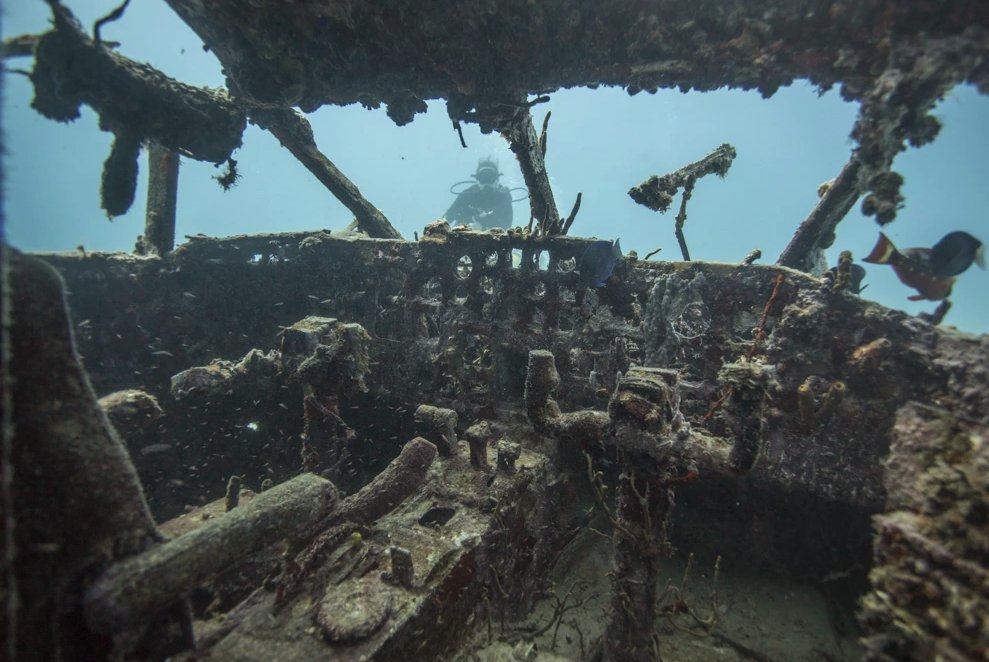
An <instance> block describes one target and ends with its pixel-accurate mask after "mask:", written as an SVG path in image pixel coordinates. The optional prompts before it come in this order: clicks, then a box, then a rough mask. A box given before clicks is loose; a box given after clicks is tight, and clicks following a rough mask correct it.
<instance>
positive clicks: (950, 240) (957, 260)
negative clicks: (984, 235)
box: [930, 231, 986, 278]
mask: <svg viewBox="0 0 989 662" xmlns="http://www.w3.org/2000/svg"><path fill="white" fill-rule="evenodd" d="M973 262H975V263H976V264H977V265H979V267H981V268H982V269H985V268H986V263H985V247H984V246H983V245H982V242H981V241H979V240H978V239H976V238H975V237H973V236H972V235H970V234H969V233H967V232H961V231H957V232H949V233H948V234H946V235H944V236H943V237H942V238H941V241H939V242H937V243H936V244H934V246H933V247H932V248H931V257H930V264H931V271H932V272H933V273H934V275H935V276H938V277H940V278H950V277H952V276H957V275H958V274H960V273H962V272H963V271H965V270H966V269H968V268H969V267H970V266H972V263H973Z"/></svg>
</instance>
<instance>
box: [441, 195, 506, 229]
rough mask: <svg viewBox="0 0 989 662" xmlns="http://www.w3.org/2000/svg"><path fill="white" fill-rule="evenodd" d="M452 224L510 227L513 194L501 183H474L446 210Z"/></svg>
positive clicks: (489, 227) (484, 227) (447, 217)
mask: <svg viewBox="0 0 989 662" xmlns="http://www.w3.org/2000/svg"><path fill="white" fill-rule="evenodd" d="M446 220H447V221H449V222H450V223H451V224H452V225H458V224H464V225H469V224H474V225H478V226H480V227H481V228H482V229H484V230H489V229H491V228H509V227H511V225H512V194H511V192H510V191H509V190H508V188H507V187H505V186H502V185H501V184H495V185H493V186H480V185H479V184H474V185H472V186H470V187H469V188H467V189H466V190H464V191H463V192H462V193H460V195H458V196H457V199H456V200H454V201H453V204H452V205H450V208H449V209H447V210H446Z"/></svg>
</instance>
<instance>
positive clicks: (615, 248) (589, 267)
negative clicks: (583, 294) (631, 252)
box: [579, 239, 622, 287]
mask: <svg viewBox="0 0 989 662" xmlns="http://www.w3.org/2000/svg"><path fill="white" fill-rule="evenodd" d="M621 257H622V246H621V243H619V240H618V239H615V243H611V242H610V241H595V242H593V243H591V244H590V245H589V246H588V247H587V249H586V250H584V254H583V255H582V256H581V258H580V264H579V268H580V284H581V285H583V286H585V287H603V286H604V281H606V280H608V276H610V275H611V272H612V271H614V270H615V264H616V263H617V262H618V260H619V259H621Z"/></svg>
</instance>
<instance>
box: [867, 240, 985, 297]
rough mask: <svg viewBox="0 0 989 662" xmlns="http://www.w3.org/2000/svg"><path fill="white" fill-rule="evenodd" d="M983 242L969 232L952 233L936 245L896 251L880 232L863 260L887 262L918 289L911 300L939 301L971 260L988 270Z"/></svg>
mask: <svg viewBox="0 0 989 662" xmlns="http://www.w3.org/2000/svg"><path fill="white" fill-rule="evenodd" d="M983 249H984V247H983V245H982V242H981V241H979V240H978V239H976V238H975V237H973V236H972V235H970V234H968V233H967V232H950V233H948V234H947V235H945V236H944V237H943V238H942V239H941V240H940V241H939V242H937V243H936V244H934V247H933V248H907V249H904V250H902V251H901V250H897V248H896V246H894V245H893V242H891V241H890V240H889V237H887V236H886V235H884V234H883V233H882V232H880V233H879V241H878V242H876V247H875V248H873V249H872V252H871V253H869V255H868V256H867V257H865V258H863V260H862V261H863V262H871V263H872V264H888V265H890V266H891V267H893V272H894V273H895V274H896V276H897V278H899V279H900V282H902V283H903V284H904V285H908V286H909V287H912V288H913V289H915V290H917V292H918V293H917V294H913V295H911V296H910V297H909V298H910V300H911V301H921V300H924V299H927V300H929V301H939V300H941V299H945V298H947V297H948V296H949V295H950V294H951V287H952V285H954V283H955V278H954V277H955V276H957V275H958V274H960V273H962V272H963V271H965V270H966V269H968V268H969V267H970V266H971V265H972V262H975V263H976V264H978V265H979V266H980V267H981V268H983V269H985V258H984V250H983Z"/></svg>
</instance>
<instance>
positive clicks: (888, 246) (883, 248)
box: [862, 232, 897, 264]
mask: <svg viewBox="0 0 989 662" xmlns="http://www.w3.org/2000/svg"><path fill="white" fill-rule="evenodd" d="M896 253H897V250H896V246H894V245H893V242H892V241H890V240H889V237H887V236H886V235H884V234H883V233H882V232H880V233H879V241H877V242H876V247H875V248H873V249H872V252H871V253H869V254H868V255H867V256H866V257H864V258H862V261H863V262H871V263H872V264H888V263H889V261H890V260H891V259H892V257H893V256H894V255H896Z"/></svg>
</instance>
